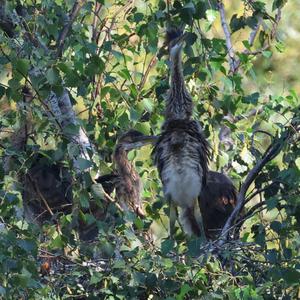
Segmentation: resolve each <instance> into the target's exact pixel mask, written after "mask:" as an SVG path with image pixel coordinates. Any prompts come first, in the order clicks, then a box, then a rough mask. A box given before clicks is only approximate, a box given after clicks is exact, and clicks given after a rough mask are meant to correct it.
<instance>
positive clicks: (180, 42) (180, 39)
mask: <svg viewBox="0 0 300 300" xmlns="http://www.w3.org/2000/svg"><path fill="white" fill-rule="evenodd" d="M186 37H187V32H185V33H184V34H182V35H181V36H179V37H178V38H176V39H174V40H172V41H171V42H170V48H172V47H174V46H176V45H177V46H182V45H183V43H184V42H185V39H186Z"/></svg>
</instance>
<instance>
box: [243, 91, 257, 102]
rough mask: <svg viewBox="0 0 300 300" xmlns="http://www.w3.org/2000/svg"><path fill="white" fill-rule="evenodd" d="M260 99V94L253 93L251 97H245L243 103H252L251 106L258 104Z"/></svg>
mask: <svg viewBox="0 0 300 300" xmlns="http://www.w3.org/2000/svg"><path fill="white" fill-rule="evenodd" d="M258 99H259V93H257V92H256V93H253V94H251V95H249V96H245V97H243V100H242V102H244V103H251V104H254V105H255V104H257V103H258Z"/></svg>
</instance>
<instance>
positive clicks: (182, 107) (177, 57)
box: [166, 45, 193, 120]
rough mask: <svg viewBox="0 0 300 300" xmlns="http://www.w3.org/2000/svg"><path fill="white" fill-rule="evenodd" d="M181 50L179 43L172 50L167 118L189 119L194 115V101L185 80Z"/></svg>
mask: <svg viewBox="0 0 300 300" xmlns="http://www.w3.org/2000/svg"><path fill="white" fill-rule="evenodd" d="M181 52H182V50H181V46H179V45H175V46H174V47H172V48H171V50H170V62H171V66H170V68H171V78H170V91H169V95H168V98H167V105H166V119H167V120H170V119H189V118H190V117H191V115H192V110H193V102H192V98H191V96H190V94H189V93H188V91H187V89H186V86H185V82H184V77H183V68H182V57H181V55H182V54H181Z"/></svg>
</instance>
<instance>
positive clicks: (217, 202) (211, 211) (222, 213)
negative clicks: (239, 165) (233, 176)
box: [199, 171, 237, 239]
mask: <svg viewBox="0 0 300 300" xmlns="http://www.w3.org/2000/svg"><path fill="white" fill-rule="evenodd" d="M236 200H237V192H236V189H235V187H234V185H233V183H232V181H231V180H230V178H229V177H227V176H226V175H224V174H222V173H219V172H213V171H209V172H208V174H207V180H206V185H204V186H203V188H202V191H201V194H200V197H199V205H200V208H201V213H202V216H203V224H204V229H205V234H206V236H207V238H211V239H214V238H216V237H217V236H218V235H219V233H220V231H221V230H222V228H223V226H224V225H225V223H226V221H227V219H228V217H229V216H230V215H231V213H232V211H233V209H234V207H235V205H236Z"/></svg>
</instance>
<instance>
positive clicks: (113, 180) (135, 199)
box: [96, 129, 156, 217]
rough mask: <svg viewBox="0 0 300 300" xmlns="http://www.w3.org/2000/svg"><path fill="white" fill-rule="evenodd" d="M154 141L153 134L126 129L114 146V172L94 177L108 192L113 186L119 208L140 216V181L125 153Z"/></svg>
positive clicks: (142, 212) (142, 211) (141, 215)
mask: <svg viewBox="0 0 300 300" xmlns="http://www.w3.org/2000/svg"><path fill="white" fill-rule="evenodd" d="M155 141H156V137H155V136H146V135H143V134H142V133H141V132H139V131H137V130H133V129H131V130H129V131H127V132H126V133H124V134H123V135H122V136H121V137H120V138H119V140H118V143H117V145H116V147H115V151H114V155H113V159H114V162H115V165H116V172H115V173H113V174H110V175H104V176H100V177H99V178H97V179H96V181H97V182H99V183H101V184H102V186H103V188H104V189H105V190H106V191H107V192H108V193H111V192H112V191H113V188H114V187H115V189H116V198H117V201H118V203H119V204H120V206H121V208H122V209H123V210H125V211H133V212H134V213H136V214H137V215H138V216H140V217H144V216H145V212H144V210H143V207H142V202H141V189H142V183H141V179H140V176H139V174H138V172H137V171H136V169H135V168H134V166H133V164H132V163H131V162H130V161H129V160H128V158H127V155H128V152H129V151H130V150H133V149H137V148H140V147H142V146H144V145H147V144H152V143H153V142H155Z"/></svg>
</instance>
